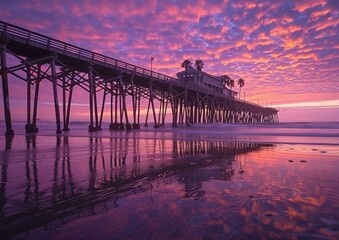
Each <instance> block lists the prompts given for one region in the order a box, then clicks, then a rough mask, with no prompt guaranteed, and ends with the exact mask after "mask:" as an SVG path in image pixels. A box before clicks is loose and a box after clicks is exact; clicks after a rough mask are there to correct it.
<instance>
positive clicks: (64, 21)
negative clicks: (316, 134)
mask: <svg viewBox="0 0 339 240" xmlns="http://www.w3.org/2000/svg"><path fill="white" fill-rule="evenodd" d="M337 2H338V1H332V0H328V1H324V0H322V1H319V0H300V1H283V0H273V1H256V2H253V1H249V0H248V1H236V0H229V1H221V0H220V1H219V0H218V1H217V0H216V1H207V0H196V1H195V0H188V1H165V0H150V1H143V0H131V1H118V0H115V1H110V0H96V1H94V0H83V1H81V0H75V1H66V0H60V1H52V2H50V1H42V0H33V1H23V0H16V1H3V2H1V3H0V14H1V16H2V18H3V20H4V21H8V22H10V23H13V24H16V25H19V26H22V27H25V28H28V29H30V30H33V31H37V32H39V33H42V34H45V35H48V36H51V37H53V38H56V39H60V40H62V41H65V42H68V43H71V44H74V45H77V46H80V47H83V48H86V49H89V50H92V51H96V52H99V53H102V54H105V55H108V56H110V57H113V58H117V59H120V60H123V61H126V62H130V63H132V64H136V65H139V66H143V67H150V56H154V57H155V59H156V60H155V61H154V65H153V69H154V70H156V71H161V72H162V73H164V74H168V75H171V76H175V74H176V71H180V70H181V69H180V63H181V61H182V60H183V59H186V58H189V59H191V60H194V59H196V58H201V59H203V60H204V61H205V70H206V71H207V72H210V73H212V74H216V75H221V74H225V73H227V74H229V75H230V76H232V77H233V78H235V79H236V78H239V77H243V78H244V79H245V81H246V86H245V88H248V89H247V90H244V91H246V92H247V94H248V97H249V99H250V98H251V97H252V98H253V99H255V98H258V97H259V98H269V101H270V102H272V103H277V104H278V103H279V104H280V103H281V101H282V98H283V99H285V100H286V101H287V102H290V101H295V102H297V101H298V100H302V101H304V100H305V98H307V99H312V98H313V99H314V100H315V101H317V100H319V101H320V100H321V101H323V100H326V98H328V100H333V98H335V97H337V95H335V94H334V92H335V91H337V92H338V90H337V89H339V79H338V76H339V70H338V62H339V57H338V56H339V36H338V33H339V12H338V9H339V8H338V3H337ZM306 96H307V97H306Z"/></svg>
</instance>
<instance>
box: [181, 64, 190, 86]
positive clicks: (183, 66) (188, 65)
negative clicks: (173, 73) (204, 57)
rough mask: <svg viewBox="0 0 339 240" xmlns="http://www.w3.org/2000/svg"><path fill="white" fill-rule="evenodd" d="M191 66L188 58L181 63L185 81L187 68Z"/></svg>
mask: <svg viewBox="0 0 339 240" xmlns="http://www.w3.org/2000/svg"><path fill="white" fill-rule="evenodd" d="M191 67H192V63H191V61H190V60H188V59H185V60H184V61H183V62H182V63H181V68H185V70H186V81H187V77H188V76H187V70H188V69H189V68H191Z"/></svg>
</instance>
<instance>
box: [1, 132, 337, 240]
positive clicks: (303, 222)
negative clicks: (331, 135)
mask: <svg viewBox="0 0 339 240" xmlns="http://www.w3.org/2000/svg"><path fill="white" fill-rule="evenodd" d="M174 135H175V136H174ZM174 135H173V133H168V132H163V133H161V132H158V133H150V131H148V132H146V133H145V132H141V133H114V134H107V133H105V134H104V135H101V134H92V135H89V134H84V135H78V136H77V135H76V134H73V135H72V134H70V136H66V135H64V136H52V135H43V134H40V135H39V134H38V135H37V136H34V135H31V136H25V135H16V136H15V137H14V138H13V139H12V140H8V141H5V138H4V137H2V138H1V139H0V147H1V148H0V149H1V150H0V156H1V162H0V164H1V189H0V199H1V202H0V211H1V218H0V219H1V220H0V221H1V222H0V223H1V224H0V233H1V238H4V239H23V238H25V239H93V238H97V239H338V238H339V191H338V187H337V186H338V184H339V174H338V170H339V148H338V146H337V145H335V144H331V143H327V142H326V141H323V140H322V142H321V141H319V140H316V139H314V140H312V142H308V143H307V144H301V143H298V144H296V143H293V144H287V143H283V142H282V143H274V144H273V143H269V142H268V141H260V139H263V138H260V137H259V138H258V137H256V138H252V140H251V141H248V140H250V139H249V137H248V138H247V137H246V138H247V141H246V139H245V137H244V136H242V141H239V137H238V139H236V138H235V139H236V140H237V141H233V140H234V139H233V138H234V136H233V137H228V138H226V137H220V139H215V136H214V137H213V136H212V137H208V136H207V137H206V136H204V135H194V136H192V135H189V137H188V135H185V134H178V133H177V134H174ZM292 140H293V139H292ZM292 140H291V141H292ZM301 142H302V141H301ZM313 142H318V143H319V144H314V143H313ZM6 148H7V149H6Z"/></svg>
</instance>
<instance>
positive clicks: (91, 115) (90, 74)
mask: <svg viewBox="0 0 339 240" xmlns="http://www.w3.org/2000/svg"><path fill="white" fill-rule="evenodd" d="M88 81H89V111H90V113H89V115H90V124H89V126H88V131H89V132H94V131H95V130H96V129H95V127H94V126H93V110H94V109H93V92H94V89H93V88H94V86H93V85H94V84H93V73H92V65H91V64H89V66H88Z"/></svg>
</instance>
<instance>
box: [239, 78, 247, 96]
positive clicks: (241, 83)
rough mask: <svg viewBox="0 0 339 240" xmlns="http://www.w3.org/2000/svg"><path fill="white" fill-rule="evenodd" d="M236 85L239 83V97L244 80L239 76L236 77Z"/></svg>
mask: <svg viewBox="0 0 339 240" xmlns="http://www.w3.org/2000/svg"><path fill="white" fill-rule="evenodd" d="M238 85H239V87H240V90H239V98H240V96H241V88H242V87H243V86H245V80H244V79H242V78H239V79H238Z"/></svg>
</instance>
